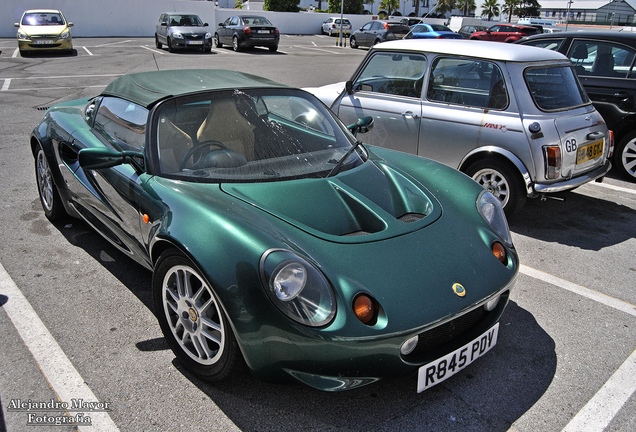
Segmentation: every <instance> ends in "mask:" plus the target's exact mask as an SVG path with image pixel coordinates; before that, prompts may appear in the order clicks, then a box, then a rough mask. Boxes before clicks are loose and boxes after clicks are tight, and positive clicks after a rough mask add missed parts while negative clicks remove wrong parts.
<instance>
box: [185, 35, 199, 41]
mask: <svg viewBox="0 0 636 432" xmlns="http://www.w3.org/2000/svg"><path fill="white" fill-rule="evenodd" d="M184 36H185V38H186V39H187V40H202V39H203V35H197V34H189V35H184Z"/></svg>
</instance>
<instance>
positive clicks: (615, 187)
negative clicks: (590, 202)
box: [588, 182, 636, 195]
mask: <svg viewBox="0 0 636 432" xmlns="http://www.w3.org/2000/svg"><path fill="white" fill-rule="evenodd" d="M588 184H589V185H590V186H599V187H604V188H605V189H612V190H615V191H618V192H625V193H629V194H634V195H636V189H628V188H624V187H621V186H616V185H613V184H609V183H605V182H603V183H597V182H590V183H588Z"/></svg>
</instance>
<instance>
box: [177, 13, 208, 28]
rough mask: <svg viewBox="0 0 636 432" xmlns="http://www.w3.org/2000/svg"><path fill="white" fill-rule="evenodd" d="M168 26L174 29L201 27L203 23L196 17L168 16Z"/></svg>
mask: <svg viewBox="0 0 636 432" xmlns="http://www.w3.org/2000/svg"><path fill="white" fill-rule="evenodd" d="M170 25H171V26H176V27H202V26H203V22H201V18H199V17H198V16H197V15H170Z"/></svg>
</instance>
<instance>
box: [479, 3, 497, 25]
mask: <svg viewBox="0 0 636 432" xmlns="http://www.w3.org/2000/svg"><path fill="white" fill-rule="evenodd" d="M498 1H499V0H484V4H482V5H481V16H484V15H485V16H487V17H488V21H490V20H492V17H496V16H499V3H498Z"/></svg>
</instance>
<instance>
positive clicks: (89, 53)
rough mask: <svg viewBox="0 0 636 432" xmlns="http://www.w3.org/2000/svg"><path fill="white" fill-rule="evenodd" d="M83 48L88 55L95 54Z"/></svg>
mask: <svg viewBox="0 0 636 432" xmlns="http://www.w3.org/2000/svg"><path fill="white" fill-rule="evenodd" d="M82 48H84V51H86V52H87V53H88V55H91V56H92V55H93V53H92V52H90V51H89V50H88V48H86V47H85V46H83V47H82Z"/></svg>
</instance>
